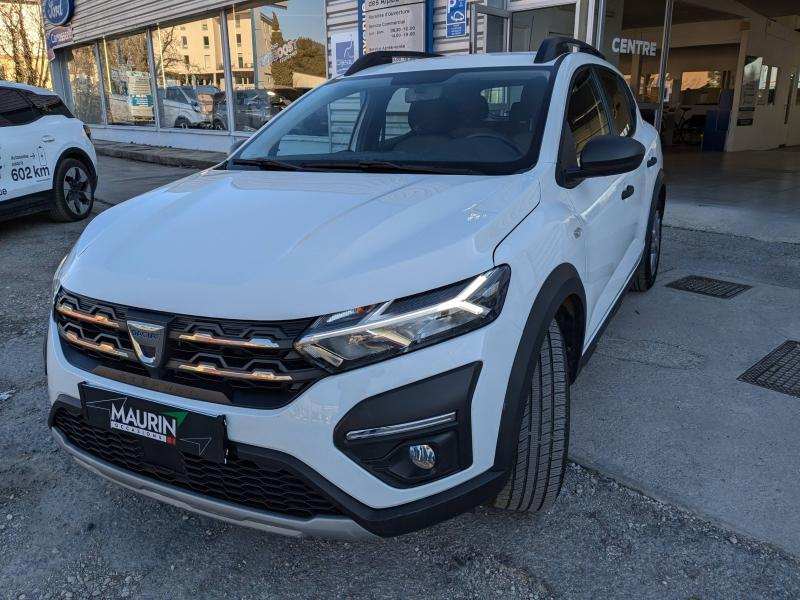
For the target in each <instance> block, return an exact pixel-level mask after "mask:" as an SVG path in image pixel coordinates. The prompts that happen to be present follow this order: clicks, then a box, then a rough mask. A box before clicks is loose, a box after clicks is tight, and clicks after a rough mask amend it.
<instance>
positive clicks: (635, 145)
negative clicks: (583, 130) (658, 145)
mask: <svg viewBox="0 0 800 600" xmlns="http://www.w3.org/2000/svg"><path fill="white" fill-rule="evenodd" d="M644 155H645V147H644V146H643V145H642V144H641V142H638V141H637V140H635V139H633V138H630V137H622V136H618V135H600V136H597V137H595V138H592V139H591V140H590V141H589V143H588V144H586V146H584V148H583V150H582V151H581V165H580V167H577V168H572V169H567V171H566V173H565V177H566V179H567V180H569V181H577V180H580V179H586V178H588V177H605V176H607V175H620V174H622V173H629V172H630V171H633V170H635V169H637V168H638V167H639V165H641V164H642V161H643V160H644Z"/></svg>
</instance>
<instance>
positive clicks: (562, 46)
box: [533, 36, 606, 63]
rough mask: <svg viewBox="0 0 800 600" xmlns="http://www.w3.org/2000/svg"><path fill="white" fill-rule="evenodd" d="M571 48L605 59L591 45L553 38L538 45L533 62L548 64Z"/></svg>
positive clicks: (562, 38) (579, 41) (573, 39)
mask: <svg viewBox="0 0 800 600" xmlns="http://www.w3.org/2000/svg"><path fill="white" fill-rule="evenodd" d="M573 48H577V49H578V51H579V52H586V53H587V54H592V55H594V56H597V57H598V58H602V59H603V60H605V59H606V57H605V56H604V55H603V53H602V52H600V51H599V50H598V49H597V48H595V47H594V46H592V45H591V44H587V43H586V42H584V41H582V40H576V39H575V38H571V37H562V36H554V37H549V38H545V39H544V41H543V42H542V43H541V44H540V45H539V49H538V50H537V51H536V58H534V59H533V62H535V63H546V62H550V61H551V60H555V59H556V58H558V57H559V56H561V55H562V54H567V53H569V52H572V49H573Z"/></svg>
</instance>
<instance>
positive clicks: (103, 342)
mask: <svg viewBox="0 0 800 600" xmlns="http://www.w3.org/2000/svg"><path fill="white" fill-rule="evenodd" d="M148 316H149V317H150V319H152V322H158V323H164V324H165V326H166V327H167V330H168V335H167V339H166V344H165V348H164V353H165V354H164V362H163V363H162V364H163V366H162V367H161V368H158V369H155V368H147V367H146V366H145V365H143V364H142V363H141V361H140V360H139V359H138V358H137V357H136V353H135V351H134V344H133V340H132V339H131V334H130V332H129V331H128V326H127V324H128V321H129V320H131V319H134V320H141V321H142V322H145V323H149V322H151V321H149V320H148ZM53 318H54V319H55V321H56V323H57V326H58V332H59V337H60V339H61V345H62V348H63V350H64V354H65V358H66V359H67V360H68V361H69V362H70V363H71V364H73V365H74V366H75V367H78V368H80V369H83V370H85V371H94V370H95V369H100V368H102V369H104V370H105V372H106V376H107V377H110V378H111V379H115V380H119V381H123V380H124V378H125V377H126V376H127V375H135V376H136V377H146V378H148V379H150V380H151V381H152V382H153V383H154V384H163V385H167V386H168V385H170V384H173V385H180V386H181V389H184V390H185V393H190V391H191V390H192V389H195V390H197V392H198V393H197V397H198V398H199V397H205V398H207V397H208V393H209V392H212V393H213V394H217V396H216V397H217V398H219V400H217V401H219V402H221V403H224V404H231V405H234V406H245V407H252V408H279V407H281V406H285V405H286V404H288V403H289V402H291V401H292V400H293V399H294V398H295V397H296V396H297V395H298V394H300V393H302V392H303V391H305V389H306V388H308V387H309V386H311V385H313V384H314V383H315V382H316V381H318V380H319V379H321V378H323V377H325V376H327V375H328V373H327V372H326V371H324V370H323V369H321V368H319V367H318V366H317V365H314V364H312V363H311V362H309V361H308V360H307V359H306V358H305V357H303V356H302V355H300V354H299V353H297V351H296V350H295V349H294V343H295V341H296V340H297V339H298V338H299V337H300V336H301V335H302V333H303V332H304V331H305V330H306V329H307V328H308V327H309V326H310V325H311V324H312V323H313V322H314V318H308V319H297V320H294V321H275V322H267V321H243V320H234V319H216V318H209V317H192V316H188V315H181V314H169V313H163V312H158V311H150V310H147V309H140V308H138V307H128V306H125V305H119V304H116V303H113V302H104V301H99V300H94V299H91V298H87V297H85V296H80V295H78V294H74V293H72V292H68V291H66V290H63V289H62V290H60V291H59V293H58V294H57V296H56V300H55V303H54V307H53ZM145 387H146V386H145Z"/></svg>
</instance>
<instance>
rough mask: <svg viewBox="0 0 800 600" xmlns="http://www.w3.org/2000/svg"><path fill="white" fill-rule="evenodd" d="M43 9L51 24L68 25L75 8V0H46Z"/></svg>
mask: <svg viewBox="0 0 800 600" xmlns="http://www.w3.org/2000/svg"><path fill="white" fill-rule="evenodd" d="M42 10H43V11H44V17H45V19H47V21H48V22H49V23H50V24H51V25H55V26H56V27H58V26H59V25H66V24H67V23H69V20H70V19H71V18H72V13H73V12H74V10H75V0H44V3H43V4H42Z"/></svg>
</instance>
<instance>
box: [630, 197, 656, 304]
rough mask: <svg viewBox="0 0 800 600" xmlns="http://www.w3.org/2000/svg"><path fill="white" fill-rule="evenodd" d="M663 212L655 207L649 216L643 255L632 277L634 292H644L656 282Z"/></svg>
mask: <svg viewBox="0 0 800 600" xmlns="http://www.w3.org/2000/svg"><path fill="white" fill-rule="evenodd" d="M663 219H664V212H663V208H662V207H661V206H656V208H655V210H654V211H653V214H651V215H650V222H649V223H648V224H647V238H646V239H645V248H644V254H643V255H642V262H641V263H640V264H639V269H638V270H637V271H636V275H634V277H633V283H632V284H631V289H632V290H634V291H636V292H646V291H647V290H649V289H650V288H651V287H653V285H654V284H655V282H656V277H658V266H659V264H660V263H661V229H662V221H663Z"/></svg>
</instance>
